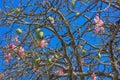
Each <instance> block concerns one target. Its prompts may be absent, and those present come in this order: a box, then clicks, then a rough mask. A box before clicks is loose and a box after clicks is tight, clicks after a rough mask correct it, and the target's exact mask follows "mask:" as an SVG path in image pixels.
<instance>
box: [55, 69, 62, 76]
mask: <svg viewBox="0 0 120 80" xmlns="http://www.w3.org/2000/svg"><path fill="white" fill-rule="evenodd" d="M63 73H64V72H63V69H58V70H57V71H56V74H60V75H61V74H63Z"/></svg>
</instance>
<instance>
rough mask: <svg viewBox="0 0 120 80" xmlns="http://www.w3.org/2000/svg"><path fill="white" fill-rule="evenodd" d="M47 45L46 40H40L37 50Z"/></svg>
mask: <svg viewBox="0 0 120 80" xmlns="http://www.w3.org/2000/svg"><path fill="white" fill-rule="evenodd" d="M47 45H48V41H47V40H41V41H40V42H39V49H43V48H45V47H46V46H47Z"/></svg>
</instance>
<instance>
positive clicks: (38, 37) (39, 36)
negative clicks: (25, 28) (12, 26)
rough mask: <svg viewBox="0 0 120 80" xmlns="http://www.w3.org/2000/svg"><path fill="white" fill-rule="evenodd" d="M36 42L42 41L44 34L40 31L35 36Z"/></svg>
mask: <svg viewBox="0 0 120 80" xmlns="http://www.w3.org/2000/svg"><path fill="white" fill-rule="evenodd" d="M36 37H37V40H42V39H43V37H44V33H43V32H42V31H41V32H39V33H37V34H36Z"/></svg>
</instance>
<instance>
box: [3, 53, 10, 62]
mask: <svg viewBox="0 0 120 80" xmlns="http://www.w3.org/2000/svg"><path fill="white" fill-rule="evenodd" d="M4 58H5V60H4V61H5V62H6V63H7V64H9V61H10V60H12V56H11V53H8V54H6V55H5V56H4Z"/></svg>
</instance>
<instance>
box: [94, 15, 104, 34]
mask: <svg viewBox="0 0 120 80" xmlns="http://www.w3.org/2000/svg"><path fill="white" fill-rule="evenodd" d="M94 21H95V23H96V26H95V28H94V30H95V32H96V33H98V32H99V31H100V30H102V31H103V30H104V27H103V26H102V25H103V24H104V22H103V20H102V19H100V18H99V16H98V15H97V16H96V17H95V18H94Z"/></svg>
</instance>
